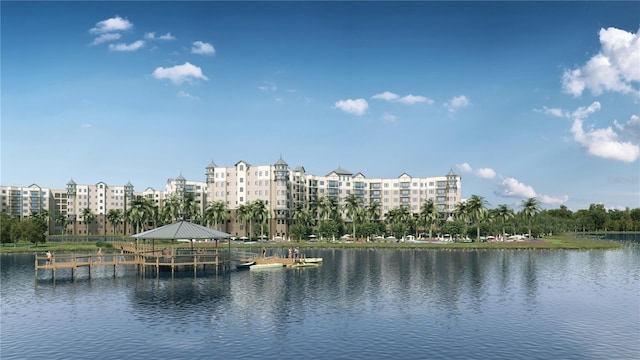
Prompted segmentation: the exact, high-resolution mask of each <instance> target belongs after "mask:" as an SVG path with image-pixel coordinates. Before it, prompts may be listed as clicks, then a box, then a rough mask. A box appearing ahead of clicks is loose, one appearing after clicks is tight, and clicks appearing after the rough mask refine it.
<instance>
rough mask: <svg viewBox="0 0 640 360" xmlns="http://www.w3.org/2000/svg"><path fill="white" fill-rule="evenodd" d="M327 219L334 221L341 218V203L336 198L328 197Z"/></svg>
mask: <svg viewBox="0 0 640 360" xmlns="http://www.w3.org/2000/svg"><path fill="white" fill-rule="evenodd" d="M329 209H330V210H329V219H330V220H334V221H340V220H342V205H341V204H340V200H339V199H337V198H329Z"/></svg>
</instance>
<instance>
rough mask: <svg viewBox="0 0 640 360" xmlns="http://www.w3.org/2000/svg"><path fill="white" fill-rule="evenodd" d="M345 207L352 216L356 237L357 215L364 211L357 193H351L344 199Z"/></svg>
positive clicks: (348, 214) (354, 236) (349, 215)
mask: <svg viewBox="0 0 640 360" xmlns="http://www.w3.org/2000/svg"><path fill="white" fill-rule="evenodd" d="M344 208H345V210H346V212H347V216H348V217H350V218H351V223H352V224H353V238H354V239H355V238H356V217H359V213H361V212H362V210H363V207H362V204H361V201H360V198H358V197H357V196H356V195H355V194H349V195H348V196H347V197H346V198H345V199H344Z"/></svg>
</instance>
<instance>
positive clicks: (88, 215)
mask: <svg viewBox="0 0 640 360" xmlns="http://www.w3.org/2000/svg"><path fill="white" fill-rule="evenodd" d="M80 217H81V218H82V221H84V223H85V226H86V233H87V235H88V234H89V223H90V222H91V221H93V219H94V218H95V215H94V214H93V212H92V211H91V209H90V208H88V207H86V208H84V209H82V213H81V214H80Z"/></svg>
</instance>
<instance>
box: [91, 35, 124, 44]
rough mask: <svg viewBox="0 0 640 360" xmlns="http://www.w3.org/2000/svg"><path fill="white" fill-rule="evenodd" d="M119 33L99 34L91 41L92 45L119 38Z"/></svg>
mask: <svg viewBox="0 0 640 360" xmlns="http://www.w3.org/2000/svg"><path fill="white" fill-rule="evenodd" d="M120 36H121V35H120V34H118V33H106V34H102V35H100V36H98V37H97V38H95V39H93V42H92V43H91V44H92V45H98V44H102V43H105V42H109V41H115V40H118V39H120Z"/></svg>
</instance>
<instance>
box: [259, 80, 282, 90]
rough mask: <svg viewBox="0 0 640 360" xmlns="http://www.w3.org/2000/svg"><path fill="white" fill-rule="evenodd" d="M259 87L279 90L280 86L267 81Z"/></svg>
mask: <svg viewBox="0 0 640 360" xmlns="http://www.w3.org/2000/svg"><path fill="white" fill-rule="evenodd" d="M258 89H260V90H261V91H277V90H278V87H277V86H276V84H274V83H272V82H269V81H265V82H264V83H263V84H262V85H260V86H258Z"/></svg>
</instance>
